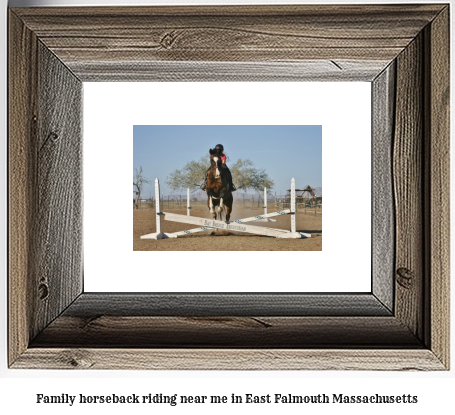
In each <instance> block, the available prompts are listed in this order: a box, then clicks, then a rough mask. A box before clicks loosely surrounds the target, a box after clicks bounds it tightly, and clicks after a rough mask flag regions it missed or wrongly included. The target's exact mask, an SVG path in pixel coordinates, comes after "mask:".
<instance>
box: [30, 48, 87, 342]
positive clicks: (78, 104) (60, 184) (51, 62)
mask: <svg viewBox="0 0 455 415" xmlns="http://www.w3.org/2000/svg"><path fill="white" fill-rule="evenodd" d="M38 62H39V81H38V83H39V86H38V88H39V117H38V126H39V128H38V136H37V158H38V160H37V165H38V171H37V178H36V192H37V195H36V197H37V199H36V211H35V223H36V239H35V245H34V258H35V261H36V262H35V264H34V274H33V277H32V278H33V280H34V283H35V284H36V286H37V289H38V297H39V300H38V301H37V302H36V309H35V310H34V315H35V318H34V322H33V324H34V326H33V329H32V330H33V331H32V337H34V336H35V335H36V334H37V333H39V332H40V331H41V330H42V329H43V328H44V327H46V326H47V325H48V324H49V322H50V321H52V320H53V319H55V318H56V317H57V316H58V315H59V314H60V313H61V312H62V311H63V310H64V309H65V308H66V307H67V306H68V305H70V304H71V303H72V302H73V301H74V299H75V298H76V297H77V296H78V295H79V294H80V293H81V292H82V265H83V264H82V140H81V136H82V84H81V82H80V81H79V80H78V79H77V78H76V77H75V76H74V75H73V74H72V73H71V72H70V71H69V70H68V68H66V67H65V66H64V65H63V64H62V62H61V61H60V60H59V59H58V58H57V57H56V56H55V55H54V54H53V53H52V52H51V51H49V49H47V48H46V47H45V46H44V45H43V44H41V43H38Z"/></svg>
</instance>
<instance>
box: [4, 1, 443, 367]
mask: <svg viewBox="0 0 455 415" xmlns="http://www.w3.org/2000/svg"><path fill="white" fill-rule="evenodd" d="M88 80H90V81H96V80H103V81H106V80H110V81H115V80H133V81H141V80H160V81H165V82H168V81H175V80H185V81H195V80H197V81H228V80H245V81H259V80H260V81H269V80H280V81H289V80H293V81H296V80H297V81H298V80H352V81H355V80H363V81H370V82H371V83H372V94H373V120H372V123H373V198H372V200H373V212H374V215H373V218H372V226H373V247H372V249H373V264H372V278H373V280H372V286H373V289H372V292H371V293H365V294H352V295H350V294H337V293H333V294H324V295H321V294H317V293H307V294H279V295H277V294H272V293H271V294H261V295H259V294H239V293H237V294H236V293H233V294H207V295H202V294H190V293H181V294H175V295H164V294H159V293H155V294H137V295H134V294H128V295H127V294H125V295H123V294H102V293H97V294H95V293H85V292H84V290H83V260H82V253H83V250H82V232H81V229H82V202H81V201H82V177H81V160H82V130H81V105H82V81H88ZM8 97H9V365H10V367H11V368H59V369H67V368H94V369H105V368H109V369H344V370H346V369H370V370H385V369H387V370H410V369H415V370H446V369H448V368H449V6H448V5H447V4H441V5H436V4H429V5H424V4H420V5H355V6H354V5H352V6H351V5H343V6H339V5H333V6H329V5H324V6H323V5H320V6H303V5H302V6H242V7H238V6H235V7H229V6H218V7H211V6H201V7H177V8H174V7H108V8H66V7H65V8H58V7H56V8H15V9H10V11H9V95H8ZM353 266H354V265H353Z"/></svg>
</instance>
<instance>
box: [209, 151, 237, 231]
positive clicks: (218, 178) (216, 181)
mask: <svg viewBox="0 0 455 415" xmlns="http://www.w3.org/2000/svg"><path fill="white" fill-rule="evenodd" d="M206 191H207V206H208V208H209V209H210V214H211V215H212V218H214V219H218V220H221V212H222V211H223V210H224V207H225V208H226V223H229V219H230V217H231V213H232V202H233V200H234V198H233V197H232V192H231V190H230V189H229V181H228V176H227V173H226V171H225V169H224V168H223V165H222V162H221V154H220V153H218V152H217V151H215V150H212V149H210V169H209V170H208V171H207V189H206ZM214 207H215V209H214ZM217 214H219V217H218V218H217Z"/></svg>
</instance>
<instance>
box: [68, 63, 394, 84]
mask: <svg viewBox="0 0 455 415" xmlns="http://www.w3.org/2000/svg"><path fill="white" fill-rule="evenodd" d="M387 64H388V61H383V60H374V61H362V62H358V61H351V60H341V59H338V60H333V59H332V60H323V61H321V60H306V61H298V62H286V63H284V62H207V61H205V62H142V61H134V62H128V61H126V62H124V61H102V62H96V61H94V62H79V61H78V62H74V63H72V64H71V69H72V70H73V71H74V72H75V73H77V75H78V77H79V78H80V79H81V80H82V81H84V82H116V81H120V82H121V81H125V79H128V80H129V81H132V82H302V81H305V82H322V81H329V82H337V81H346V82H347V81H353V82H371V81H372V80H374V78H375V77H376V76H377V74H378V73H379V72H381V71H382V70H383V69H384V67H385V66H386V65H387Z"/></svg>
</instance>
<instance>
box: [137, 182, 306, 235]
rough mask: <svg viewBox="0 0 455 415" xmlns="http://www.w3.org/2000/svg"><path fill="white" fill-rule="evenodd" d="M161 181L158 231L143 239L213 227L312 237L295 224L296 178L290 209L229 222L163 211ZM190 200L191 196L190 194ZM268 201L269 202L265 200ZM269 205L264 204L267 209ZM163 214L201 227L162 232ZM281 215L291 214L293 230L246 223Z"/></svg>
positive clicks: (186, 233)
mask: <svg viewBox="0 0 455 415" xmlns="http://www.w3.org/2000/svg"><path fill="white" fill-rule="evenodd" d="M266 194H267V193H266V189H265V190H264V198H266ZM159 195H160V193H159V181H158V179H156V180H155V196H156V212H157V213H156V233H151V234H148V235H143V236H141V239H164V238H177V236H182V235H188V234H192V233H196V232H203V231H208V230H211V229H214V228H215V229H223V230H228V231H229V230H230V231H237V232H246V233H252V234H257V235H264V236H272V237H275V238H296V239H297V238H298V239H300V238H310V237H311V234H308V233H302V232H297V231H296V224H295V212H296V209H295V180H294V179H292V181H291V206H290V209H286V210H282V211H278V212H273V213H267V210H265V214H264V215H257V216H251V217H249V218H244V219H237V220H234V221H231V222H229V223H226V222H223V221H220V220H214V219H205V218H198V217H194V216H189V209H188V214H187V215H177V214H175V213H166V212H161V209H160V197H159ZM188 200H189V196H188ZM265 203H267V202H265ZM266 206H267V205H265V206H264V208H265V209H267V208H266ZM161 215H164V218H165V220H169V221H173V222H181V223H190V224H194V225H199V226H200V227H199V228H195V229H190V230H187V231H180V232H174V233H163V232H161ZM280 215H291V230H290V231H289V230H285V229H275V228H266V227H264V226H253V225H245V223H246V222H252V221H261V220H263V221H272V220H270V219H269V218H270V217H273V216H280Z"/></svg>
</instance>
